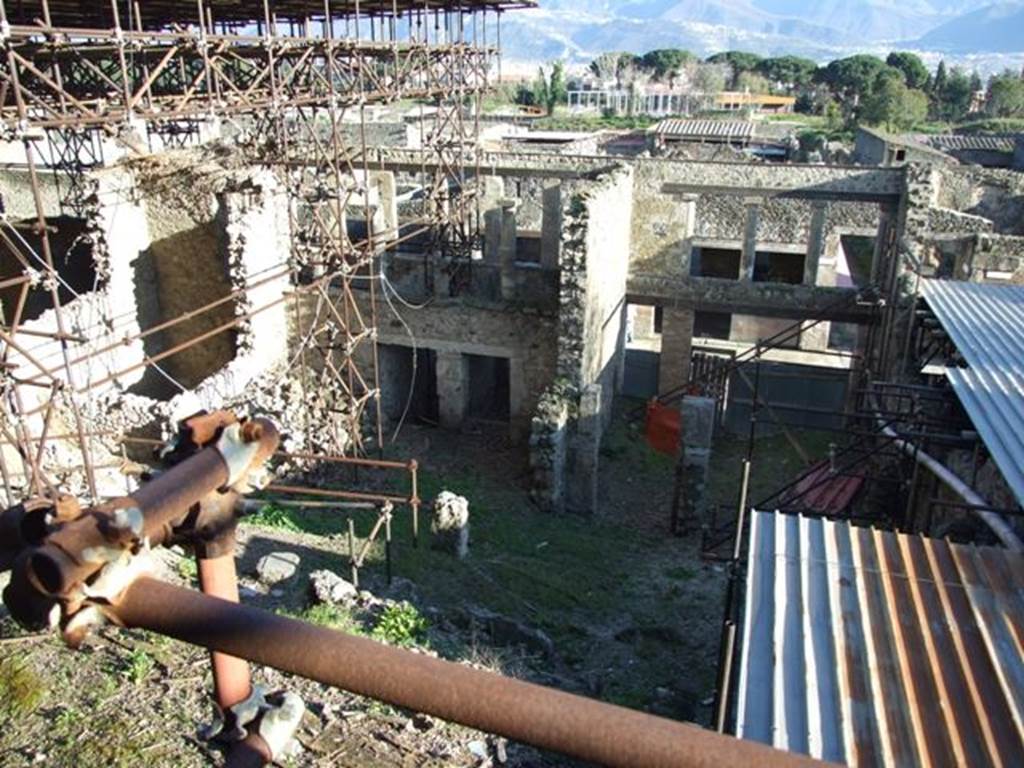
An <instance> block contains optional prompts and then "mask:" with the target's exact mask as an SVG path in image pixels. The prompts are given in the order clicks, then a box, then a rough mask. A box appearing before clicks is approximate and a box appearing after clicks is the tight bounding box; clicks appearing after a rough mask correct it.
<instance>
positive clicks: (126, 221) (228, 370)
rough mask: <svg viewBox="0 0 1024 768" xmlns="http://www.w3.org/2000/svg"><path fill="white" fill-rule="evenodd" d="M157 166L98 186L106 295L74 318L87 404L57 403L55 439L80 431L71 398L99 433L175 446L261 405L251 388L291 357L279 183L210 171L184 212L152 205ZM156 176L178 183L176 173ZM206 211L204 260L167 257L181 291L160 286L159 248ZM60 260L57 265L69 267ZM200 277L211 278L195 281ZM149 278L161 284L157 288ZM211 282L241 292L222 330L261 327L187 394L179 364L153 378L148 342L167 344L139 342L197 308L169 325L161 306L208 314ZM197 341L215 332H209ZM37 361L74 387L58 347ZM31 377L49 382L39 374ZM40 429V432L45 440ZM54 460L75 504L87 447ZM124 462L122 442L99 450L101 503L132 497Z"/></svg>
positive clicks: (40, 351) (189, 253) (92, 216)
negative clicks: (177, 439)
mask: <svg viewBox="0 0 1024 768" xmlns="http://www.w3.org/2000/svg"><path fill="white" fill-rule="evenodd" d="M151 162H152V161H147V162H146V163H141V164H130V165H122V166H118V167H114V168H110V169H104V170H102V171H97V172H96V173H94V174H93V175H92V176H91V177H90V179H89V183H90V184H91V187H92V194H91V195H90V196H89V199H88V201H87V210H86V217H87V232H88V237H89V239H90V240H91V245H92V259H93V261H94V263H95V269H96V273H97V277H98V278H99V280H98V281H97V287H96V289H95V290H92V291H88V292H83V293H80V294H79V295H78V296H77V297H75V298H74V299H73V300H71V301H69V302H67V303H66V304H65V305H64V307H63V311H62V316H63V319H64V322H65V327H66V330H68V332H69V333H71V334H73V335H74V336H76V337H81V338H82V339H85V341H77V340H74V341H70V342H69V343H68V345H67V352H68V358H69V359H70V360H71V361H72V364H71V367H72V373H71V378H72V381H73V384H74V387H73V389H74V390H76V392H75V393H71V392H67V393H65V394H62V395H59V396H58V397H57V398H56V402H57V408H56V411H55V413H54V415H53V418H52V421H51V427H50V431H51V432H50V433H51V434H69V433H72V432H73V431H74V419H73V417H72V398H74V400H75V404H76V405H77V407H78V409H79V410H80V411H81V413H82V416H83V420H84V423H85V424H87V425H88V428H89V429H90V430H92V431H98V432H106V431H112V432H114V433H122V434H123V433H134V432H138V431H140V430H141V431H146V432H147V433H148V434H150V435H152V436H159V435H161V434H167V429H168V428H169V426H171V425H172V424H173V423H174V422H175V421H177V420H178V419H180V418H184V417H185V416H188V415H190V414H192V413H194V412H196V411H197V410H199V409H201V408H216V407H221V406H223V405H225V404H226V403H228V402H229V401H232V400H235V399H238V400H240V401H245V402H253V401H255V400H256V399H257V398H255V397H253V396H252V395H251V392H250V388H251V387H250V385H252V384H253V382H254V380H256V379H257V378H258V377H259V376H260V375H261V374H262V373H263V372H265V371H266V370H268V369H270V368H272V367H273V366H274V365H275V364H278V363H279V362H280V361H282V360H283V357H284V355H285V351H286V347H285V338H286V334H285V333H283V332H282V328H283V327H284V326H285V325H286V320H285V314H284V310H285V305H284V301H283V300H284V295H285V291H286V289H287V285H288V278H287V272H284V271H280V270H279V274H278V276H277V277H276V278H274V275H273V274H272V272H271V267H272V266H273V265H274V264H275V263H280V262H283V261H284V260H285V259H287V255H288V242H289V232H288V217H287V205H286V201H285V198H284V195H283V190H282V189H281V188H280V187H279V185H278V184H277V181H276V179H275V178H274V176H273V175H272V174H270V173H269V172H255V171H254V172H252V173H243V172H236V171H226V170H225V169H223V168H215V167H207V168H205V170H203V171H202V172H201V173H202V176H203V178H202V183H192V184H190V183H189V182H190V181H195V173H194V172H193V173H192V175H184V176H182V177H179V178H178V183H179V184H180V185H181V187H182V188H183V189H187V190H188V191H189V192H190V193H191V196H190V198H189V199H188V200H183V201H182V202H181V207H175V206H173V205H172V204H171V202H170V199H171V198H170V197H168V196H167V195H161V194H155V195H153V194H147V193H148V192H152V187H151V186H149V184H148V183H147V180H146V179H145V178H144V177H145V176H146V175H147V174H148V173H150V172H151V171H154V170H156V169H154V168H153V167H152V165H151V164H150V163H151ZM157 172H158V173H159V174H163V173H165V172H166V173H170V174H172V175H173V174H174V170H173V169H172V168H169V167H161V168H160V169H159V170H158V171H157ZM197 211H203V214H202V216H201V217H200V218H202V219H203V220H204V227H205V229H204V232H203V234H204V236H203V237H201V238H199V239H198V240H195V239H193V240H190V241H189V242H190V245H192V246H194V248H185V247H181V248H180V249H169V250H167V251H165V252H164V256H165V260H166V263H167V265H168V267H169V268H170V269H171V270H174V271H176V272H177V273H178V274H179V275H180V279H174V278H171V277H168V278H167V279H166V280H165V281H164V282H163V283H161V282H160V277H158V276H153V273H152V271H149V272H147V270H146V269H145V267H146V262H147V259H149V258H150V256H151V255H152V251H153V248H154V244H155V243H157V242H159V241H160V240H161V239H167V238H172V239H173V237H174V235H175V234H176V233H178V232H181V231H190V227H189V223H190V222H191V223H192V224H195V222H196V218H195V216H194V214H196V212H197ZM168 219H170V221H167V220H168ZM200 246H201V249H200ZM61 256H62V255H60V254H57V259H56V261H57V262H58V263H59V262H60V258H61ZM204 270H205V271H204ZM190 272H191V273H192V274H193V275H200V277H199V278H196V279H193V280H189V279H187V275H188V274H189V273H190ZM147 277H153V282H148V281H147ZM268 278H274V279H268ZM203 281H210V282H211V283H214V284H215V285H216V286H219V289H218V290H219V292H218V293H217V294H216V295H217V296H218V297H223V296H225V295H226V294H230V293H231V291H234V290H241V291H242V292H241V293H240V294H239V297H237V298H232V299H228V300H227V301H225V302H224V304H223V310H221V312H220V313H219V314H218V322H222V321H223V322H227V323H231V322H232V321H234V319H235V318H236V317H237V316H241V315H245V314H247V313H254V316H253V317H251V318H249V319H247V320H245V321H244V322H242V323H241V324H240V325H239V326H238V327H237V328H236V329H235V330H234V333H235V337H236V340H235V341H234V342H232V345H231V354H230V357H228V358H227V359H226V360H224V359H221V358H218V360H219V362H220V363H221V364H219V365H218V367H216V368H215V369H214V370H211V371H210V372H209V375H207V376H203V377H201V378H199V379H198V380H193V381H190V382H189V383H188V384H185V383H184V382H182V381H180V380H179V379H177V378H176V377H175V376H174V374H173V373H172V371H175V370H180V369H176V368H175V367H174V366H173V358H174V357H175V355H168V356H165V357H162V358H160V359H159V360H158V361H157V362H158V367H157V366H153V365H148V366H147V360H148V361H152V359H153V358H152V355H154V354H160V353H158V352H157V353H154V352H153V351H152V348H147V341H148V340H149V339H150V338H152V337H153V336H155V335H156V334H153V333H149V334H147V335H146V337H145V338H143V339H139V338H137V337H138V336H139V334H140V332H141V331H145V330H148V329H150V328H152V327H153V324H154V323H155V322H165V321H171V320H176V319H178V313H179V312H187V311H188V309H189V308H194V307H197V306H198V304H197V303H193V304H183V305H178V304H174V303H171V304H170V305H169V306H170V311H169V313H168V314H163V315H160V314H154V313H153V311H152V310H153V309H154V308H156V309H158V310H159V308H160V307H161V306H164V307H168V304H166V303H165V304H163V305H162V304H161V297H163V298H165V299H166V298H167V297H172V296H173V298H175V299H181V298H183V297H186V298H187V297H193V298H194V300H195V301H196V302H199V301H202V302H205V301H206V300H207V299H208V298H209V296H208V295H207V294H204V293H203V291H204V289H205V288H206V286H204V285H202V283H203ZM256 282H260V283H261V284H260V285H258V286H254V287H252V292H251V294H250V293H248V292H245V289H246V288H248V287H249V286H251V285H253V284H254V283H256ZM187 324H188V321H186V322H185V323H177V324H175V326H172V327H175V328H177V327H178V326H185V325H187ZM56 328H57V324H56V314H55V312H54V311H53V310H52V309H51V310H48V311H47V312H45V313H44V314H43V315H42V316H41V317H39V318H37V319H36V320H34V321H33V322H32V323H30V324H28V325H27V326H26V329H27V330H35V331H48V332H53V331H55V330H56ZM203 328H204V329H205V330H211V329H209V328H206V327H205V326H203ZM192 331H193V332H196V333H201V332H204V331H203V330H199V328H198V326H193V328H192ZM189 338H191V337H189ZM211 338H213V337H212V336H211ZM176 339H177V340H176V342H175V343H180V342H182V341H186V340H188V339H187V338H186V337H185V336H184V335H182V336H180V337H176ZM205 345H206V343H205V342H203V343H200V344H199V345H197V346H199V347H203V346H205ZM164 351H170V350H169V349H167V348H165V349H164ZM180 354H185V353H180ZM33 357H34V358H36V359H37V360H39V361H40V362H41V363H43V364H44V365H45V366H47V367H49V368H51V370H52V371H54V374H55V375H56V376H57V377H58V378H62V379H64V378H67V376H66V373H65V372H64V370H63V366H61V365H59V363H60V362H61V361H62V360H63V357H62V354H61V350H60V347H59V345H58V344H57V343H56V342H50V341H42V340H41V341H40V342H38V343H36V344H33ZM22 362H23V363H24V362H26V361H22ZM192 362H193V363H194V359H193V361H192ZM33 367H34V366H33ZM29 373H30V374H31V375H39V371H38V370H35V371H31V372H29ZM179 384H181V385H183V387H184V391H182V389H181V388H179V386H178V385H179ZM23 391H24V397H25V401H26V406H27V407H26V410H31V409H32V408H33V407H34V405H35V404H36V403H41V402H43V401H44V400H45V398H46V397H47V396H48V393H47V391H46V390H41V389H40V388H38V387H29V386H26V387H24V388H23ZM40 427H41V425H35V428H36V431H37V432H38V431H39V428H40ZM48 450H49V451H51V453H52V454H53V455H51V456H49V457H48V458H49V459H50V462H51V466H55V467H61V466H64V467H66V472H65V473H64V474H60V473H58V474H60V477H59V480H60V481H61V482H62V483H66V485H67V488H68V490H69V492H72V493H80V494H82V493H85V492H86V489H85V487H84V483H85V478H84V473H83V471H82V467H81V455H80V452H79V450H78V448H77V446H76V445H75V444H74V443H72V442H64V441H51V443H50V445H49V448H48ZM119 450H120V449H119V448H118V447H116V445H115V444H114V443H113V442H109V441H108V442H107V443H104V442H103V441H101V440H93V441H91V453H92V454H93V458H94V460H95V461H96V463H97V464H98V465H99V466H101V467H103V469H102V470H99V471H97V477H96V480H97V491H98V492H99V493H100V494H101V495H102V494H108V495H109V494H117V493H123V491H124V484H125V479H124V478H123V477H122V476H120V475H119V474H118V473H117V472H116V469H115V468H116V466H117V461H116V459H115V457H116V456H117V455H118V453H119Z"/></svg>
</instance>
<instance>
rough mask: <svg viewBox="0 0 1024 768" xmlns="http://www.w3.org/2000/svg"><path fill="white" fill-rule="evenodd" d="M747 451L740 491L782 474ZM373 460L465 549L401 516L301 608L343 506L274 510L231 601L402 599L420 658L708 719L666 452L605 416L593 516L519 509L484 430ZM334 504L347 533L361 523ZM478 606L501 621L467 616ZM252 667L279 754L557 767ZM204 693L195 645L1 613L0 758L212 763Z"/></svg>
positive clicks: (692, 596)
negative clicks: (285, 562)
mask: <svg viewBox="0 0 1024 768" xmlns="http://www.w3.org/2000/svg"><path fill="white" fill-rule="evenodd" d="M773 441H774V442H773ZM741 443H742V441H739V440H729V439H727V438H725V437H723V438H722V439H721V440H720V441H719V444H718V445H716V454H715V461H714V462H713V464H714V467H715V471H714V473H713V474H714V476H713V478H712V484H711V487H712V493H713V494H714V495H715V496H716V497H717V500H718V501H719V502H720V503H723V504H726V503H733V502H734V499H732V498H731V497H732V495H733V494H734V493H735V488H736V483H735V477H736V476H737V475H738V456H739V455H740V454H741V452H742V447H743V446H742V445H741ZM765 443H766V444H765V448H766V451H765V453H766V454H767V455H770V456H772V457H773V459H772V461H773V463H772V464H771V466H768V467H766V468H765V470H764V474H765V477H764V478H763V479H758V478H757V477H755V484H758V483H760V484H761V485H763V486H765V487H768V486H769V485H771V484H772V483H774V484H775V485H776V486H778V485H781V484H782V483H783V482H784V481H785V480H786V479H788V477H782V476H781V475H784V474H785V473H786V472H788V471H789V466H788V464H787V462H791V461H792V459H791V457H790V458H786V457H787V456H788V455H789V454H787V452H786V446H785V444H784V441H783V442H781V443H780V442H779V441H778V440H777V439H774V438H766V440H765ZM391 453H392V454H393V455H394V456H396V457H397V456H401V457H413V456H414V457H416V458H418V459H419V461H420V463H421V465H422V467H423V472H422V476H421V493H422V495H423V497H424V498H425V499H432V498H433V496H434V495H436V494H437V493H438V492H439V491H440V490H442V489H447V490H451V491H454V492H456V493H459V494H460V495H463V496H465V497H466V498H467V499H468V500H469V503H470V514H471V523H470V526H471V544H470V556H469V557H468V558H467V559H466V560H463V561H459V560H456V559H454V558H453V557H451V556H450V555H448V554H446V553H444V552H439V551H435V550H432V549H431V548H430V547H429V546H427V542H426V541H425V540H424V541H423V542H421V545H420V546H419V547H414V546H413V545H412V533H411V528H412V526H411V522H410V519H409V515H408V512H407V511H405V510H401V509H400V510H399V512H398V516H397V517H396V522H395V544H394V563H393V567H394V575H395V580H394V583H393V584H392V586H391V587H390V588H388V587H387V585H386V584H385V580H384V565H383V548H382V547H381V546H380V545H379V544H377V545H374V547H373V548H372V550H371V556H370V560H369V562H368V563H367V565H366V566H365V567H364V569H363V570H362V572H361V574H360V582H361V587H363V588H364V589H366V590H368V593H367V594H364V595H363V598H362V599H361V600H360V601H359V602H358V603H356V604H354V605H351V606H347V607H343V608H338V609H335V608H329V607H328V608H325V607H324V606H322V605H320V606H318V605H316V604H315V603H314V602H312V601H311V599H310V596H309V589H308V576H309V574H310V573H311V572H312V571H315V570H320V569H328V570H332V571H334V572H336V573H338V574H340V575H342V576H345V577H348V544H347V537H346V536H345V535H344V533H345V531H346V530H347V518H346V515H347V514H350V513H349V512H346V511H344V510H337V509H322V508H318V509H308V510H302V509H294V508H287V509H279V508H273V509H271V510H270V512H269V513H266V514H261V515H259V516H258V518H257V519H256V520H255V521H254V522H249V523H246V524H244V525H243V527H242V529H241V534H240V549H239V571H240V573H241V575H242V592H243V596H242V599H243V601H245V602H247V603H253V604H255V605H258V606H261V607H264V608H267V609H269V610H275V611H280V612H285V613H288V614H291V615H296V616H299V617H301V618H304V619H306V620H311V621H316V622H318V623H322V624H326V625H328V626H333V627H336V628H339V629H343V630H346V631H354V632H358V633H362V634H369V635H371V636H374V637H378V638H379V637H381V635H380V634H379V628H380V626H381V614H382V611H387V610H388V608H389V606H394V605H395V601H398V600H402V601H407V602H408V603H409V604H411V605H412V606H413V609H411V610H413V611H414V612H415V613H416V614H417V615H418V616H419V617H421V618H422V621H423V626H424V628H425V629H424V631H423V632H422V633H421V634H420V635H419V636H417V637H415V638H408V639H409V640H410V642H411V644H413V645H415V646H417V647H418V648H419V650H420V651H422V652H428V653H435V654H437V655H439V656H441V657H444V658H448V659H452V660H456V661H459V662H461V663H467V664H473V665H476V666H479V667H482V668H487V669H491V670H495V671H501V672H503V673H505V674H510V675H513V676H516V677H520V678H523V679H528V680H531V681H534V682H539V683H542V684H545V685H551V686H554V687H557V688H561V689H563V690H568V691H571V692H574V693H580V694H583V695H587V696H593V697H597V698H600V699H604V700H606V701H610V702H614V703H617V704H621V705H623V706H627V707H632V708H636V709H643V710H646V711H650V712H653V713H656V714H659V715H663V716H665V717H670V718H674V719H679V720H688V721H693V722H697V723H700V724H707V723H708V722H709V719H710V704H711V700H712V696H713V689H714V682H715V672H716V661H717V654H718V642H719V632H720V624H721V619H722V609H723V606H722V598H723V594H724V589H725V571H724V568H723V567H722V566H721V565H719V564H715V563H711V562H705V561H703V560H702V559H701V557H700V553H699V542H698V539H697V537H696V536H691V537H688V538H675V537H672V536H670V535H668V526H667V521H668V508H669V502H670V500H671V494H672V460H671V459H670V458H667V457H663V456H660V455H658V454H655V453H653V452H652V451H650V450H649V449H648V448H647V447H646V445H645V444H644V443H643V441H642V440H640V439H639V438H638V436H637V434H636V428H635V427H634V426H633V425H631V424H629V423H628V421H627V420H626V419H624V418H622V416H621V414H620V417H619V418H618V419H617V421H616V423H615V425H614V427H613V430H612V432H611V433H610V434H609V436H608V438H607V440H606V441H605V447H604V449H603V451H602V461H603V465H602V478H601V486H600V491H601V499H602V509H601V510H600V512H599V514H597V515H595V516H593V517H577V516H568V515H567V516H561V517H553V516H550V515H545V514H542V513H540V512H539V511H537V510H536V509H535V508H534V507H533V506H532V505H531V504H530V502H529V496H528V488H527V470H528V467H527V464H526V457H525V451H524V449H523V447H522V446H512V445H511V444H510V443H509V441H508V439H507V438H506V437H504V436H503V434H502V431H501V430H500V429H496V428H494V427H480V428H477V429H468V430H466V431H464V432H463V433H462V434H459V435H454V434H450V433H445V432H442V431H440V430H435V429H431V428H427V427H416V426H409V427H407V428H406V429H405V430H404V431H403V434H402V437H401V440H400V442H399V444H398V445H397V446H395V447H394V448H393V449H392V450H391ZM790 453H791V452H790ZM792 469H793V471H794V472H795V471H796V470H797V469H798V466H797V464H796V462H793V463H792ZM318 480H319V482H320V484H321V485H323V486H327V487H338V488H341V487H352V485H353V484H354V483H355V482H356V481H355V478H352V477H350V476H342V475H333V476H330V475H325V476H323V477H321V478H318ZM776 481H777V482H776ZM395 483H396V481H395V480H394V479H389V478H388V477H383V476H375V475H368V474H366V473H363V474H362V475H361V476H360V477H359V479H358V484H359V485H360V486H362V487H368V488H377V489H385V488H394V487H401V483H400V482H399V483H398V484H397V485H396V484H395ZM351 514H355V515H356V524H357V531H358V533H359V535H365V534H366V531H367V530H368V528H369V526H370V524H371V522H372V521H370V520H368V519H367V518H366V517H365V514H364V515H363V516H362V517H360V516H359V515H360V513H351ZM426 517H427V516H426V515H424V518H426ZM283 551H287V552H294V553H296V554H298V556H299V558H300V563H299V567H298V572H297V573H296V574H295V575H294V576H293V577H291V578H289V579H287V580H286V581H284V582H282V583H280V584H275V585H273V586H270V587H268V586H267V585H266V584H264V583H262V582H261V581H260V579H259V578H257V576H256V574H255V566H256V562H257V561H258V559H259V557H260V556H262V555H263V554H267V553H269V552H283ZM162 563H163V568H164V575H165V577H166V578H168V579H172V580H177V581H179V582H181V583H192V582H193V580H194V565H193V564H192V562H191V560H190V559H189V558H187V557H184V556H182V555H180V554H176V553H173V552H171V553H168V554H166V555H163V556H162ZM371 593H372V596H371ZM481 612H484V613H486V612H490V613H489V614H487V615H498V616H500V617H502V619H503V620H504V623H505V624H510V625H512V626H513V627H514V628H515V631H514V632H512V633H511V634H509V633H507V632H502V633H498V632H497V631H495V630H493V629H492V628H488V626H485V625H481V624H480V623H479V621H478V617H479V615H480V614H481ZM384 639H385V640H389V639H390V640H392V641H398V642H403V641H404V640H406V639H407V638H397V639H395V638H388V637H386V636H385V637H384ZM254 674H255V677H256V680H257V682H258V683H260V684H262V685H264V686H265V687H266V688H267V689H268V690H279V689H284V688H287V689H289V690H294V691H296V692H297V693H299V694H300V695H301V696H302V697H303V698H304V700H305V702H306V704H307V714H306V717H305V720H304V722H303V726H302V728H301V731H300V734H299V741H300V743H301V750H300V751H299V752H297V754H295V755H294V756H292V757H290V758H288V760H287V761H286V762H285V764H287V765H294V766H431V767H432V766H485V765H500V764H505V765H510V766H568V765H575V763H572V762H571V761H568V760H566V759H564V758H561V757H558V756H555V755H550V754H541V753H539V752H537V751H535V750H533V749H530V748H527V747H523V746H520V745H516V744H507V743H506V742H504V740H501V739H497V738H495V737H492V736H488V735H484V734H480V733H476V732H473V731H470V730H468V729H465V728H462V727H459V726H452V725H448V724H445V723H442V722H440V721H437V720H435V719H433V718H428V717H423V716H421V715H417V714H415V713H411V712H405V711H401V710H398V709H395V708H392V707H389V706H387V705H383V704H380V703H377V702H373V701H368V700H366V699H362V698H360V697H358V696H354V695H351V694H348V693H345V692H343V691H338V690H335V689H329V688H326V687H325V686H322V685H320V684H318V683H312V682H310V681H306V680H300V679H295V678H291V677H289V676H286V675H284V674H282V673H280V672H277V671H275V670H272V669H269V668H262V667H258V668H256V669H255V670H254ZM210 685H211V681H210V672H209V664H208V662H207V657H206V654H205V652H203V651H201V650H198V649H195V648H192V647H189V646H186V645H183V644H181V643H178V642H176V641H173V640H168V639H166V638H161V637H158V636H155V635H152V634H150V633H148V632H144V631H127V630H119V629H114V628H108V629H105V630H103V631H102V632H101V633H100V634H99V635H97V636H95V637H94V638H92V639H90V640H89V641H88V642H87V644H86V646H85V647H84V648H83V649H82V650H81V651H79V652H77V653H76V652H72V651H69V650H67V649H65V648H64V647H63V646H61V645H60V643H59V641H58V640H57V639H56V638H53V637H49V636H26V635H24V633H22V632H21V631H20V630H19V629H18V628H17V627H16V626H15V625H14V624H13V622H11V621H10V620H9V619H4V620H3V622H2V623H0V766H30V765H47V766H65V765H67V766H71V765H74V766H76V768H90V767H91V766H134V765H140V764H143V763H145V764H146V765H148V766H153V767H156V766H206V765H217V764H219V763H220V762H221V760H222V755H221V753H220V752H219V751H218V749H217V748H215V747H211V746H210V745H208V744H206V743H205V742H203V741H202V740H200V738H199V737H198V730H199V728H200V726H201V725H203V724H204V723H205V722H206V721H208V720H209V711H210V702H209V698H208V694H207V692H208V691H209V690H210Z"/></svg>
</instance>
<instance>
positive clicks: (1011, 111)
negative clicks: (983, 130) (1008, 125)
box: [988, 71, 1024, 117]
mask: <svg viewBox="0 0 1024 768" xmlns="http://www.w3.org/2000/svg"><path fill="white" fill-rule="evenodd" d="M988 112H989V114H990V115H992V116H993V117H1022V116H1024V80H1021V79H1020V78H1019V77H1017V75H1016V73H1014V72H1010V71H1006V72H1004V73H1003V74H1001V75H995V76H993V78H992V79H991V80H990V81H989V84H988Z"/></svg>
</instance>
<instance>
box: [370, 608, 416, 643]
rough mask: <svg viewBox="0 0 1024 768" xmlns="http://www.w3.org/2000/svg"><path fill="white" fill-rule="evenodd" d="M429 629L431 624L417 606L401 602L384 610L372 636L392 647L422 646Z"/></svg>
mask: <svg viewBox="0 0 1024 768" xmlns="http://www.w3.org/2000/svg"><path fill="white" fill-rule="evenodd" d="M429 628H430V624H429V623H428V622H427V620H426V619H425V618H423V616H421V615H420V612H419V611H418V610H416V606H414V605H412V604H410V603H406V602H401V603H395V604H394V605H389V606H388V607H387V608H385V609H384V613H383V614H382V615H381V617H380V619H379V620H378V621H377V625H376V626H375V627H374V628H373V631H372V632H371V633H370V636H371V637H372V638H374V639H375V640H380V641H382V642H385V643H389V644H391V645H401V646H410V645H422V644H423V642H424V641H425V640H426V638H427V630H428V629H429Z"/></svg>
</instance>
